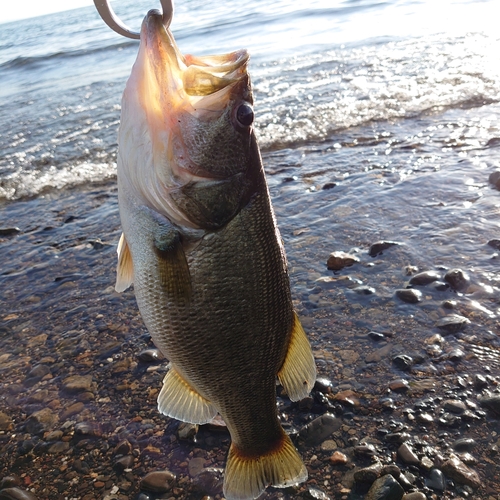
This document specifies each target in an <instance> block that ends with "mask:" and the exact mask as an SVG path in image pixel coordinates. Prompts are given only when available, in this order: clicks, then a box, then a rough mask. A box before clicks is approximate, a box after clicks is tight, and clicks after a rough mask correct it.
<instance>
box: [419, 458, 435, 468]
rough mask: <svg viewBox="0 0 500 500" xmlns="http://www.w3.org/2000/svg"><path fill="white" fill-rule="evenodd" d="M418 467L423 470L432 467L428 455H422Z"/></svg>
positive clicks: (432, 463)
mask: <svg viewBox="0 0 500 500" xmlns="http://www.w3.org/2000/svg"><path fill="white" fill-rule="evenodd" d="M420 467H422V469H424V470H427V471H430V470H431V469H432V468H433V467H434V462H433V461H432V460H431V459H430V458H429V457H426V456H423V457H422V459H421V460H420Z"/></svg>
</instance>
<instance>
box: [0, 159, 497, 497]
mask: <svg viewBox="0 0 500 500" xmlns="http://www.w3.org/2000/svg"><path fill="white" fill-rule="evenodd" d="M266 163H267V164H268V165H270V168H269V170H270V174H269V181H270V186H271V192H272V193H273V196H274V199H275V208H276V212H277V217H278V222H279V224H280V227H281V230H282V234H283V237H284V239H285V246H286V249H287V253H288V258H289V265H290V273H291V279H292V292H293V294H294V299H295V305H296V308H297V310H298V312H299V315H300V316H301V318H302V321H303V324H304V327H305V328H306V330H307V331H308V333H309V335H310V338H311V341H312V345H313V350H314V354H315V358H316V360H317V366H318V371H319V376H320V377H321V378H323V379H325V380H323V381H322V382H321V383H319V384H317V386H316V388H315V390H314V391H313V393H312V396H311V397H310V398H307V399H306V400H304V401H301V402H299V403H297V404H292V403H290V402H289V401H288V400H287V399H286V397H281V396H280V397H279V398H278V404H279V411H280V415H281V416H282V420H283V424H284V426H285V428H286V429H287V431H289V432H291V433H292V435H293V438H294V441H295V443H296V445H297V446H298V447H299V450H300V452H301V454H302V456H303V457H304V460H305V463H306V465H307V467H308V470H309V480H308V482H307V483H305V484H304V485H300V486H299V487H297V488H296V489H289V490H284V491H280V490H269V491H268V492H267V493H266V495H265V496H264V497H263V498H269V499H275V498H304V499H306V498H328V497H329V498H339V499H340V498H349V499H357V498H363V497H364V495H365V494H367V491H369V490H370V488H375V487H376V481H381V482H384V481H385V482H388V483H390V484H388V485H386V487H390V488H396V490H397V491H399V490H398V488H402V490H401V491H406V493H407V494H409V493H411V492H412V491H414V492H417V493H415V494H417V495H419V494H424V495H426V496H427V498H434V497H435V498H452V497H456V495H459V496H461V497H463V498H496V495H497V492H498V491H499V490H500V482H499V479H498V477H499V475H498V466H497V465H496V458H497V453H498V446H499V443H498V436H497V434H496V432H497V429H498V418H499V417H498V412H499V411H500V410H499V399H500V390H499V384H500V368H499V366H500V363H499V360H500V358H499V356H498V350H497V349H498V345H499V344H498V320H497V319H496V316H495V315H493V316H488V315H487V314H485V313H484V312H482V311H481V310H480V309H477V308H473V307H471V306H470V303H471V299H470V297H471V295H473V296H474V297H475V298H476V301H479V302H481V303H482V304H484V305H485V306H488V307H489V308H491V307H492V305H493V303H496V301H498V297H497V295H496V294H490V295H488V294H486V295H485V294H484V293H483V292H482V291H481V287H480V286H479V285H478V284H477V282H478V277H477V275H476V276H474V275H473V276H472V278H470V279H471V282H470V283H469V284H468V286H471V287H473V289H471V290H465V291H464V290H462V291H459V290H457V289H453V287H451V286H447V287H446V286H444V288H443V283H444V284H446V281H445V275H446V272H447V271H449V268H447V269H444V268H441V269H439V268H438V266H432V265H431V264H430V263H429V269H425V268H422V267H420V268H418V267H419V266H416V265H415V258H414V257H412V255H413V253H412V249H411V248H409V247H408V246H407V245H405V244H401V242H398V241H397V236H398V235H397V234H393V235H392V236H393V238H394V240H396V241H395V243H398V244H396V245H390V244H389V245H386V246H383V247H380V248H382V250H380V248H379V250H380V252H377V251H376V249H375V250H373V247H372V246H371V245H368V244H365V245H364V246H358V247H354V248H346V247H344V248H339V246H335V245H332V244H331V243H330V244H327V243H328V241H329V239H328V238H329V237H328V236H323V239H321V238H320V237H318V234H317V232H316V229H315V226H314V225H304V221H300V220H299V224H297V220H296V217H297V215H295V216H294V215H293V214H290V213H289V206H288V205H287V203H288V202H290V203H292V204H294V205H293V206H294V207H295V208H296V209H297V212H300V211H299V209H298V207H297V205H296V203H297V200H300V198H301V197H302V203H305V204H307V203H310V200H311V199H310V198H307V197H308V196H310V195H315V194H317V195H319V196H330V195H329V194H328V193H332V195H331V196H332V197H333V196H334V195H335V196H339V194H338V193H341V189H342V184H341V183H342V181H341V180H340V181H339V180H338V179H337V182H338V184H337V185H339V189H337V188H336V187H334V188H326V189H324V190H322V191H321V190H320V191H310V192H309V193H308V194H305V195H304V191H303V186H304V185H305V186H309V187H308V188H306V189H309V188H310V186H311V182H310V179H311V177H303V178H300V179H294V177H293V176H291V177H290V175H289V172H288V171H284V172H280V171H279V170H280V169H279V162H276V159H275V157H274V156H273V153H271V154H269V158H267V161H266ZM289 179H292V180H289ZM322 182H323V177H321V174H318V176H317V177H315V178H313V185H319V186H321V183H322ZM318 183H319V184H318ZM323 185H324V184H323ZM336 189H337V194H334V193H335V190H336ZM299 192H301V193H302V194H301V195H300V196H299V195H298V194H297V193H299ZM304 196H305V198H304ZM285 212H288V214H287V215H289V216H290V217H287V216H285ZM3 213H4V219H3V221H4V222H3V225H4V226H5V227H15V226H18V227H19V228H20V232H19V233H18V234H10V235H8V236H2V237H1V239H0V246H1V248H2V254H3V255H4V263H3V265H2V274H1V284H2V289H3V291H4V292H3V299H2V306H3V307H2V310H3V314H2V316H1V323H0V373H1V374H2V377H1V382H0V394H1V397H2V410H0V417H1V418H0V447H1V448H0V481H2V480H3V482H2V483H0V484H1V486H2V487H3V488H4V490H3V491H4V492H5V491H6V490H5V488H6V486H11V487H14V488H17V489H18V490H22V491H31V492H32V494H33V495H34V497H35V498H37V499H54V498H61V499H63V498H78V499H85V500H90V499H93V498H96V499H101V498H107V499H108V500H111V499H122V500H125V499H135V498H137V499H138V500H139V499H141V500H146V499H147V498H182V499H184V498H186V499H188V498H189V499H190V498H193V499H195V498H199V499H201V498H205V497H212V498H217V497H218V496H219V497H220V495H221V484H222V483H221V473H222V468H223V466H224V460H225V453H226V451H227V446H228V444H229V435H228V434H227V432H225V431H224V429H222V430H221V429H220V428H218V427H214V426H202V427H201V428H200V429H199V430H198V432H197V433H195V431H196V430H195V429H192V428H190V426H187V428H186V426H184V425H182V424H181V425H179V423H178V422H175V421H172V420H170V419H167V418H165V417H162V416H160V415H159V414H158V412H157V409H156V396H157V394H158V391H159V388H160V385H161V380H162V377H163V375H164V373H165V371H166V366H165V360H161V356H160V358H158V353H157V352H156V351H154V350H152V349H154V346H153V345H152V343H151V341H150V338H149V335H148V334H147V331H146V329H145V327H144V325H143V323H142V320H141V318H140V316H139V313H138V311H137V307H136V304H135V299H134V297H133V292H132V291H130V290H129V291H127V292H125V293H123V294H117V293H116V292H115V291H114V289H113V285H114V269H115V265H116V250H115V248H116V247H115V245H116V242H117V241H118V238H119V234H120V227H119V226H120V224H119V215H118V210H117V196H116V187H115V185H114V183H109V184H104V185H101V186H99V187H92V188H91V189H74V190H71V191H66V192H61V193H50V194H49V195H47V196H45V197H42V198H38V199H35V200H27V201H21V202H16V203H12V204H8V205H6V206H5V207H4V208H3ZM294 217H295V220H294ZM297 226H299V227H297ZM339 226H341V225H340V224H339ZM322 227H323V228H324V227H325V223H324V222H323V223H322ZM354 229H355V228H353V232H355V231H354ZM358 230H359V228H358ZM323 232H324V229H323ZM388 232H389V231H388ZM339 236H342V237H344V238H349V237H352V235H351V236H349V235H347V234H345V233H342V234H337V235H336V238H337V241H339V240H338V238H339ZM375 242H376V241H372V242H371V244H373V243H375ZM324 247H326V248H328V249H329V250H330V251H334V250H340V249H342V250H344V251H347V252H350V254H351V255H352V256H354V257H356V259H358V260H359V262H354V263H353V264H352V266H350V267H345V268H342V269H340V270H338V271H332V270H328V269H327V268H326V262H327V258H328V255H329V252H327V251H326V248H324ZM372 250H373V251H372ZM371 253H373V256H372V255H370V254H371ZM490 253H494V248H492V247H490ZM417 268H418V269H417ZM422 271H428V272H431V271H432V272H435V273H437V274H438V278H436V279H435V280H434V281H431V282H429V283H426V284H422V283H421V284H420V285H415V286H412V287H411V288H410V289H408V288H406V287H407V286H408V283H409V280H411V279H412V277H414V276H415V275H418V273H419V272H422ZM479 281H480V280H479ZM436 283H441V287H442V289H439V286H438V285H437V284H436ZM457 286H458V285H457ZM474 287H476V288H474ZM396 290H410V291H411V290H418V291H419V292H420V293H421V299H420V300H415V301H414V299H412V298H410V299H405V298H404V294H403V299H402V298H401V297H400V296H398V295H397V294H396V295H395V291H396ZM474 294H475V295H474ZM414 295H416V296H417V298H418V296H419V294H416V293H411V292H410V296H414ZM453 315H455V316H456V317H458V318H462V319H461V320H460V319H459V320H456V318H455V321H453V320H449V321H448V322H446V321H444V322H443V318H450V317H451V316H453ZM162 361H163V362H162ZM488 398H489V399H488ZM324 415H327V416H328V415H330V417H326V420H325V417H323V420H321V419H320V420H317V419H318V418H320V417H322V416H324ZM311 422H313V424H312V430H311V428H306V427H305V426H306V425H307V424H308V423H311ZM308 429H309V430H308ZM158 470H160V471H165V470H168V471H169V473H168V474H167V473H165V472H164V473H163V475H160V476H159V477H155V476H153V477H152V479H151V476H148V473H150V472H153V471H158ZM436 471H437V472H436ZM10 476H14V477H13V479H8V478H9V477H10ZM174 476H175V478H174ZM389 476H390V477H389ZM6 478H7V479H6ZM145 478H146V479H145ZM377 478H378V479H377ZM141 481H142V482H141ZM144 481H145V482H144ZM151 481H152V482H153V484H152V485H151V484H150V483H151ZM155 481H159V482H160V483H161V484H160V486H158V485H157V484H156V483H155ZM392 481H395V484H393V482H392ZM374 484H375V486H373V485H374ZM384 484H385V483H384ZM155 488H159V489H160V490H162V488H163V490H165V491H163V492H161V491H160V490H157V491H156V492H154V491H151V490H154V489H155ZM1 491H2V490H0V496H1V495H2V493H1ZM396 494H397V493H396ZM26 495H28V493H26ZM322 495H326V496H322ZM368 495H369V494H368ZM4 496H5V495H4ZM5 498H11V497H8V496H6V497H5ZM14 498H18V497H14ZM19 498H31V497H29V496H28V497H19ZM366 498H370V497H369V496H366ZM373 498H375V497H373ZM408 498H410V499H411V498H415V499H418V498H424V497H422V496H414V497H411V496H410V497H408Z"/></svg>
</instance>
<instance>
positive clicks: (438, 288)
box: [432, 281, 450, 292]
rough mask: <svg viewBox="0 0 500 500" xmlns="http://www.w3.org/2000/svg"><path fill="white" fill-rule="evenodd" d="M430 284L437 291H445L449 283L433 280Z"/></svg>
mask: <svg viewBox="0 0 500 500" xmlns="http://www.w3.org/2000/svg"><path fill="white" fill-rule="evenodd" d="M432 286H433V287H434V289H435V290H436V291H437V292H446V291H448V290H449V289H450V285H449V284H448V283H445V282H444V281H435V282H434V283H433V284H432Z"/></svg>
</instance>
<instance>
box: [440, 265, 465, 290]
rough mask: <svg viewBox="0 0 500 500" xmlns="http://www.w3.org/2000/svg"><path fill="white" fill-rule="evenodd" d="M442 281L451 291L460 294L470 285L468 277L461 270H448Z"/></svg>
mask: <svg viewBox="0 0 500 500" xmlns="http://www.w3.org/2000/svg"><path fill="white" fill-rule="evenodd" d="M444 281H445V282H446V283H448V284H449V285H450V286H451V288H453V290H456V291H458V292H462V291H464V290H466V289H467V288H468V286H469V284H470V277H469V275H468V274H467V273H466V272H465V271H462V269H450V270H449V271H448V272H447V273H446V274H445V275H444Z"/></svg>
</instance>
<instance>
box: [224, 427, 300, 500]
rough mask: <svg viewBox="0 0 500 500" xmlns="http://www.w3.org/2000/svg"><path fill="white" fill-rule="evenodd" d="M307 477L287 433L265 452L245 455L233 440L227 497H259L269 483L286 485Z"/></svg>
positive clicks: (238, 499)
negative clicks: (257, 454) (276, 444)
mask: <svg viewBox="0 0 500 500" xmlns="http://www.w3.org/2000/svg"><path fill="white" fill-rule="evenodd" d="M306 479H307V469H306V467H305V466H304V464H303V463H302V460H301V458H300V457H299V454H298V453H297V450H296V449H295V447H294V446H293V444H292V442H291V440H290V438H289V437H288V436H287V435H286V434H285V433H284V432H283V436H282V439H281V440H280V442H279V444H278V446H275V447H273V449H272V450H271V451H270V452H268V453H267V454H265V455H260V456H245V455H244V453H242V452H241V451H240V450H238V448H237V447H236V446H235V445H234V443H232V444H231V448H230V449H229V454H228V456H227V463H226V472H225V478H224V497H225V498H226V499H227V500H249V499H253V498H257V497H258V496H259V495H260V494H261V493H262V492H263V491H264V490H265V489H266V487H267V486H274V487H275V488H287V487H288V486H293V485H295V484H299V483H302V482H304V481H305V480H306Z"/></svg>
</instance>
